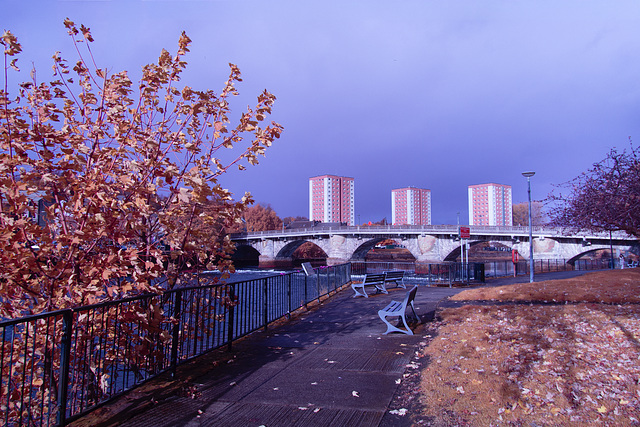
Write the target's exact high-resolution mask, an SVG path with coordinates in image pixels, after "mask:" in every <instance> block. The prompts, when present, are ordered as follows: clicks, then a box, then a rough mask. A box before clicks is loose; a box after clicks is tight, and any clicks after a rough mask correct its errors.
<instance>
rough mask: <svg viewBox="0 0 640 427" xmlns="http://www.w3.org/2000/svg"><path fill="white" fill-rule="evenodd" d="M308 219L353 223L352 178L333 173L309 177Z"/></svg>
mask: <svg viewBox="0 0 640 427" xmlns="http://www.w3.org/2000/svg"><path fill="white" fill-rule="evenodd" d="M309 219H310V220H311V221H321V222H342V223H346V224H347V225H355V219H356V216H355V189H354V180H353V178H349V177H344V176H335V175H322V176H316V177H313V178H309Z"/></svg>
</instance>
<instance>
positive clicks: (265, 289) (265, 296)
mask: <svg viewBox="0 0 640 427" xmlns="http://www.w3.org/2000/svg"><path fill="white" fill-rule="evenodd" d="M262 281H263V283H264V286H262V288H263V293H262V295H263V300H264V315H263V316H262V321H263V323H264V325H263V327H264V330H265V331H266V330H267V323H269V315H268V314H269V313H268V310H269V301H268V297H269V289H268V286H267V279H266V278H265V279H262Z"/></svg>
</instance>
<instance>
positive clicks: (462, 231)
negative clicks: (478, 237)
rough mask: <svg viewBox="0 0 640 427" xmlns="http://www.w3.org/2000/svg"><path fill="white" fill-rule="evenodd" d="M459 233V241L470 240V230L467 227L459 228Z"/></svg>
mask: <svg viewBox="0 0 640 427" xmlns="http://www.w3.org/2000/svg"><path fill="white" fill-rule="evenodd" d="M459 233H460V238H461V239H469V238H471V228H469V227H460V230H459Z"/></svg>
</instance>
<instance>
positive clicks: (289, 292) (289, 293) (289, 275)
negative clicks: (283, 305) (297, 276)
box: [287, 273, 293, 319]
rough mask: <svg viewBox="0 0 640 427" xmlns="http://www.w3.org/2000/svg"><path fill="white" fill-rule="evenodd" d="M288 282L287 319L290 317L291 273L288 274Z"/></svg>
mask: <svg viewBox="0 0 640 427" xmlns="http://www.w3.org/2000/svg"><path fill="white" fill-rule="evenodd" d="M288 277H289V282H288V284H287V319H291V280H292V279H293V273H289V274H288Z"/></svg>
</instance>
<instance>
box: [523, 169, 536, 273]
mask: <svg viewBox="0 0 640 427" xmlns="http://www.w3.org/2000/svg"><path fill="white" fill-rule="evenodd" d="M535 174H536V173H535V172H522V176H524V177H525V178H527V185H528V187H529V190H528V193H529V282H530V283H533V268H534V267H533V223H532V222H531V177H532V176H533V175H535Z"/></svg>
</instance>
